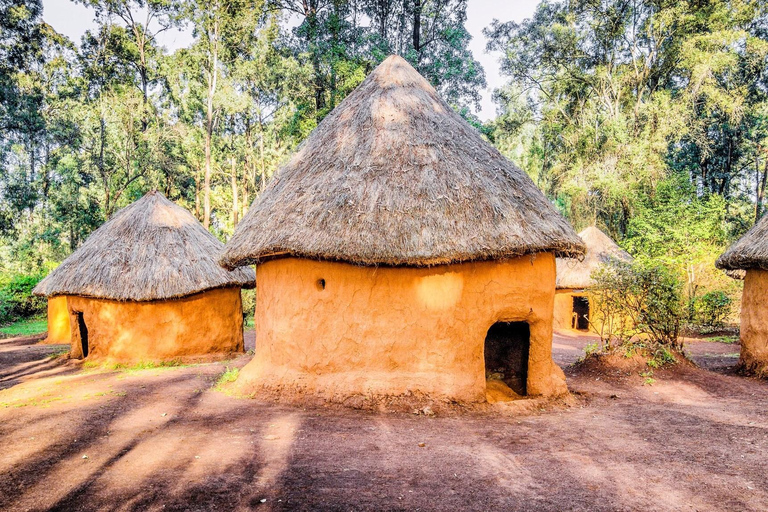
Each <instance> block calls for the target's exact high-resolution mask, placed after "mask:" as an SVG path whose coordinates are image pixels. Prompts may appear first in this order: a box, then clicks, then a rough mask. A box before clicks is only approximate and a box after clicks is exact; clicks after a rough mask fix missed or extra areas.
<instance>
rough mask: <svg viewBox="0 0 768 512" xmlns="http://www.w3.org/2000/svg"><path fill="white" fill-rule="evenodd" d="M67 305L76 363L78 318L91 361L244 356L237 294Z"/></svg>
mask: <svg viewBox="0 0 768 512" xmlns="http://www.w3.org/2000/svg"><path fill="white" fill-rule="evenodd" d="M68 304H69V312H70V315H71V316H70V323H71V324H72V351H71V354H72V356H73V357H82V352H81V347H80V336H79V327H78V322H77V317H76V312H82V314H83V319H84V321H85V325H86V326H87V329H88V347H89V354H88V359H108V360H114V361H154V360H163V359H166V360H167V359H173V358H177V357H186V356H199V355H205V354H212V353H226V352H242V351H243V310H242V304H241V299H240V289H239V288H223V289H217V290H209V291H206V292H202V293H198V294H195V295H192V296H190V297H186V298H183V299H177V300H168V301H156V302H119V301H114V300H104V299H90V298H85V297H69V300H68Z"/></svg>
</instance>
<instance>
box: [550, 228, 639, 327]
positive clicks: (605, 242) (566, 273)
mask: <svg viewBox="0 0 768 512" xmlns="http://www.w3.org/2000/svg"><path fill="white" fill-rule="evenodd" d="M579 237H580V238H581V239H582V240H584V244H585V245H586V247H587V253H586V255H585V256H584V259H582V260H579V259H575V258H557V292H556V293H555V314H554V326H555V328H556V329H579V330H586V329H589V320H590V318H591V317H590V308H589V306H590V304H589V289H590V288H591V287H592V285H593V284H594V280H593V279H592V272H594V271H595V270H596V269H597V268H598V267H599V266H600V265H602V264H604V263H607V262H608V261H610V260H611V259H612V258H613V259H618V260H620V261H626V262H630V261H632V256H630V255H629V253H627V252H626V251H624V250H623V249H622V248H621V247H619V246H618V245H616V242H614V241H613V240H611V238H610V237H609V236H608V235H606V234H605V233H603V232H602V231H600V230H599V229H598V228H596V227H594V226H590V227H588V228H587V229H585V230H584V231H582V232H581V233H579Z"/></svg>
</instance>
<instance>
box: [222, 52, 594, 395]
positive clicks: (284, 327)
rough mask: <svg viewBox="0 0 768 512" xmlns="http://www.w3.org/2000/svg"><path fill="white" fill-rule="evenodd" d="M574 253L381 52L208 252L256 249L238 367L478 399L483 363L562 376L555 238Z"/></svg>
mask: <svg viewBox="0 0 768 512" xmlns="http://www.w3.org/2000/svg"><path fill="white" fill-rule="evenodd" d="M582 252H583V244H582V242H581V240H580V239H579V238H578V237H577V236H576V233H575V232H574V231H573V230H572V228H571V227H570V225H569V224H568V223H567V222H566V221H565V219H563V218H562V217H561V216H560V215H559V214H558V213H557V211H556V210H555V209H554V208H553V206H552V205H551V204H550V203H549V202H548V201H547V199H546V198H545V197H544V195H543V194H542V193H541V192H540V191H539V190H538V189H537V188H536V186H535V185H534V184H533V182H532V181H531V180H530V179H529V178H528V176H526V174H525V173H524V172H523V171H521V170H520V169H518V168H517V167H515V166H514V165H513V164H512V163H511V162H509V161H508V160H507V159H506V158H504V157H503V156H502V155H501V154H500V153H499V152H498V151H497V150H496V149H495V148H493V147H492V146H491V145H490V144H488V143H487V142H486V141H485V140H483V138H482V137H481V136H480V134H479V133H478V132H477V131H476V130H475V129H474V128H472V127H471V126H470V125H469V124H468V123H467V122H466V121H464V119H462V118H461V116H459V115H458V114H456V113H455V112H454V110H453V109H452V108H451V107H450V106H449V105H448V104H447V103H446V102H445V101H443V100H442V99H441V98H440V97H439V96H438V94H437V93H436V91H435V90H434V89H433V88H432V86H431V85H430V84H429V83H428V82H427V81H426V80H425V79H424V78H423V77H422V76H421V75H419V74H418V72H417V71H416V70H414V69H413V68H412V67H411V66H410V65H409V64H408V63H407V62H406V61H405V60H403V59H402V58H400V57H389V58H388V59H386V60H385V61H384V62H383V63H382V64H381V65H380V66H378V67H377V68H376V69H375V70H374V71H373V72H372V73H371V74H370V76H368V77H367V78H366V79H365V80H364V81H363V83H362V84H361V85H360V86H359V87H358V88H357V89H356V90H355V91H353V92H352V93H351V94H350V95H349V96H348V97H347V98H346V99H345V100H344V101H343V102H342V103H341V104H340V105H339V106H338V107H336V109H335V110H333V111H332V112H331V113H330V114H329V115H328V116H327V117H326V118H325V119H324V120H323V121H322V122H321V123H320V125H319V126H318V127H317V128H316V129H315V130H314V131H313V132H312V134H311V135H310V136H309V138H308V139H307V141H306V142H305V143H304V144H303V146H302V147H301V148H300V149H299V151H298V152H297V154H296V155H295V156H294V157H293V158H292V159H291V160H290V161H289V162H288V164H287V165H286V166H285V167H283V168H282V169H281V170H280V172H279V173H278V174H277V175H276V177H275V179H274V180H273V181H272V182H271V183H270V185H269V186H268V187H267V189H266V190H265V191H264V192H263V193H262V194H261V195H260V196H259V198H258V199H257V200H256V201H255V202H254V203H253V205H252V207H251V209H250V210H249V212H248V214H247V215H246V217H245V218H244V219H243V221H242V222H241V224H240V225H239V226H238V228H237V230H236V231H235V234H234V235H233V237H232V239H231V240H230V241H229V243H228V244H227V246H226V251H225V253H224V256H223V258H222V264H223V265H224V266H225V267H226V268H236V267H238V266H242V265H249V264H258V266H257V271H256V272H257V276H258V280H259V281H258V282H259V285H258V288H257V301H256V304H257V305H256V330H257V342H256V355H255V357H254V358H253V360H252V361H251V362H249V363H248V364H247V365H246V366H245V367H244V368H243V370H242V371H241V373H240V378H239V379H238V380H239V382H240V383H241V385H243V386H248V387H256V386H265V387H274V388H285V387H287V388H298V389H301V390H307V391H314V392H320V393H322V394H336V395H342V396H344V395H352V394H361V393H372V394H388V395H399V394H403V393H408V392H415V391H419V392H422V393H426V394H429V395H431V396H435V395H442V396H448V397H453V398H455V399H459V400H466V401H482V400H484V399H485V397H486V395H485V393H486V376H490V377H495V378H496V380H497V381H498V382H502V381H503V383H504V385H505V386H508V387H509V388H511V389H512V390H514V391H516V392H517V393H518V394H521V395H525V394H530V395H550V394H556V393H561V392H564V391H565V390H566V386H565V380H564V376H563V373H562V371H561V370H560V369H559V368H558V367H557V365H556V364H554V362H553V361H552V357H551V345H552V305H553V300H554V290H555V255H556V254H557V255H563V256H569V255H570V256H575V255H579V254H581V253H582ZM494 385H495V383H494ZM511 396H514V395H511Z"/></svg>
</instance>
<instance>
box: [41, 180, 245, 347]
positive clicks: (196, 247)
mask: <svg viewBox="0 0 768 512" xmlns="http://www.w3.org/2000/svg"><path fill="white" fill-rule="evenodd" d="M223 248H224V244H222V243H221V242H220V241H219V240H217V239H216V237H214V236H213V235H212V234H210V233H209V232H208V231H207V230H206V229H205V228H203V226H202V225H201V224H200V223H199V222H198V221H197V219H195V218H194V217H193V216H192V214H191V213H189V212H188V211H187V210H185V209H184V208H181V207H180V206H178V205H176V204H174V203H172V202H171V201H169V200H168V199H166V198H165V197H164V196H163V195H162V194H161V193H159V192H156V191H155V192H149V193H148V194H146V195H145V196H144V197H142V198H141V199H139V200H138V201H136V202H134V203H132V204H130V205H129V206H127V207H125V208H123V209H122V210H120V211H119V212H117V213H116V214H115V215H114V216H113V217H112V218H111V219H110V220H109V221H108V222H106V223H105V224H104V225H103V226H101V227H100V228H99V229H97V230H96V231H94V232H93V233H92V234H91V236H90V237H88V240H86V241H85V243H83V245H82V246H81V247H80V248H78V249H77V250H76V251H75V252H73V253H72V254H71V255H70V256H69V257H68V258H67V259H65V260H64V261H63V262H62V263H61V265H59V266H58V267H57V268H56V269H55V270H53V271H52V272H51V273H50V274H49V275H48V276H47V277H46V278H45V279H43V280H42V281H41V282H40V283H39V284H38V285H37V287H36V288H35V290H34V293H36V294H37V295H44V296H47V297H48V303H49V308H48V311H49V320H48V321H49V338H51V335H52V333H54V332H55V333H56V334H55V336H56V337H59V338H62V337H63V336H64V335H63V334H62V333H61V326H60V324H62V323H64V321H65V320H66V324H67V326H68V327H69V336H68V341H69V342H70V343H71V350H70V355H71V357H75V358H85V357H88V358H106V359H110V360H117V361H148V360H163V359H171V358H177V357H185V356H199V355H205V354H212V353H227V352H241V351H242V350H243V314H242V303H241V298H240V289H241V288H242V287H252V286H253V285H254V280H255V274H254V273H253V270H252V269H250V268H243V269H237V270H234V271H227V270H224V269H223V268H221V266H220V265H219V264H218V261H217V260H218V258H219V257H220V256H221V252H222V250H223ZM51 326H54V327H51Z"/></svg>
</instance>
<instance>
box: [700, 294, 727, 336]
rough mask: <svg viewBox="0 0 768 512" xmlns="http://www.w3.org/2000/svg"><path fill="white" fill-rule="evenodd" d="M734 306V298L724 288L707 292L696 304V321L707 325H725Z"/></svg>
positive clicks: (714, 326)
mask: <svg viewBox="0 0 768 512" xmlns="http://www.w3.org/2000/svg"><path fill="white" fill-rule="evenodd" d="M732 308H733V299H731V297H729V296H728V294H727V293H726V292H724V291H722V290H714V291H711V292H707V293H705V294H704V295H702V296H701V297H699V298H697V299H696V301H695V304H694V311H695V315H696V316H695V321H696V323H697V324H699V325H703V326H706V327H712V328H717V327H723V326H724V325H725V321H726V319H727V318H728V317H729V316H730V314H731V310H732Z"/></svg>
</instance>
